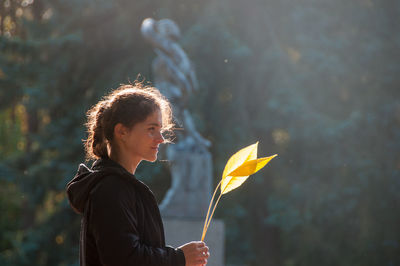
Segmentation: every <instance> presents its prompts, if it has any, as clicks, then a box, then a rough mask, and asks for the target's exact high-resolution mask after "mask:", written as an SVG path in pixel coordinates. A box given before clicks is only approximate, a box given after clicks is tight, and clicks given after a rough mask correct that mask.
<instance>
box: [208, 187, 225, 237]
mask: <svg viewBox="0 0 400 266" xmlns="http://www.w3.org/2000/svg"><path fill="white" fill-rule="evenodd" d="M221 196H222V193H221V194H219V197H218V199H217V202H216V203H215V205H214V208H213V211H212V213H211V216H210V219H209V220H208V223H207V227H206V232H207V230H208V226H209V225H210V222H211V218H212V216H213V214H214V211H215V208H216V207H217V204H218V202H219V199H220V198H221Z"/></svg>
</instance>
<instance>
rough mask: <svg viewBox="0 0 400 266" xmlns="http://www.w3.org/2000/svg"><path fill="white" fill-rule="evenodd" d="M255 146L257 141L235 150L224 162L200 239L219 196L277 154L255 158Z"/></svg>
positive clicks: (237, 184) (233, 187)
mask: <svg viewBox="0 0 400 266" xmlns="http://www.w3.org/2000/svg"><path fill="white" fill-rule="evenodd" d="M257 148H258V141H257V142H256V143H254V144H251V145H249V146H247V147H245V148H243V149H241V150H239V151H238V152H236V153H235V154H234V155H232V156H231V157H230V158H229V160H228V162H227V163H226V165H225V168H224V171H223V173H222V179H221V181H220V182H219V184H218V186H217V187H216V189H215V191H214V194H213V196H212V198H211V202H210V205H209V207H208V211H207V215H206V220H205V222H204V226H203V233H202V236H201V240H202V241H203V239H204V237H205V235H206V232H207V229H208V226H209V224H210V222H211V218H212V216H213V214H214V211H215V208H216V207H217V205H218V202H219V199H220V198H221V196H222V195H223V194H225V193H228V192H229V191H231V190H233V189H235V188H237V187H239V186H240V185H241V184H243V182H244V181H246V179H247V178H248V177H249V176H250V175H252V174H254V173H256V172H257V171H258V170H260V169H261V168H263V167H264V166H265V165H266V164H267V163H268V162H269V161H270V160H271V159H272V158H274V157H275V156H277V154H274V155H272V156H269V157H263V158H258V159H257ZM219 186H221V194H220V195H219V197H218V199H217V202H216V203H215V205H214V208H213V210H212V212H211V215H210V216H208V215H209V213H210V208H211V204H212V202H213V200H214V196H215V193H216V192H217V190H218V187H219Z"/></svg>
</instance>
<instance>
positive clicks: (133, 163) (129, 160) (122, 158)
mask: <svg viewBox="0 0 400 266" xmlns="http://www.w3.org/2000/svg"><path fill="white" fill-rule="evenodd" d="M108 157H109V158H110V159H111V160H113V161H115V162H117V163H119V164H120V165H121V166H122V167H124V168H125V169H126V171H128V172H129V173H131V174H132V175H134V174H135V171H136V168H137V166H138V165H139V163H140V162H141V161H142V160H141V159H140V158H137V157H132V156H131V155H128V154H127V153H126V152H124V151H121V150H119V151H117V149H115V148H114V149H113V148H111V149H110V151H109V154H108Z"/></svg>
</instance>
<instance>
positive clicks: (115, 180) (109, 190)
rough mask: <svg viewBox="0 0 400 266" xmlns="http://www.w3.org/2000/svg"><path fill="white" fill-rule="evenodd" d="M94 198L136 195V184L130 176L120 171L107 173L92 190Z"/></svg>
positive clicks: (109, 198)
mask: <svg viewBox="0 0 400 266" xmlns="http://www.w3.org/2000/svg"><path fill="white" fill-rule="evenodd" d="M90 194H91V196H90V197H91V198H92V200H96V199H98V198H102V199H104V200H107V199H108V200H111V199H120V198H122V197H124V198H126V197H129V198H132V197H134V195H135V185H134V183H133V182H132V180H129V179H128V177H126V176H123V175H121V174H119V173H105V174H104V177H103V178H102V180H100V181H99V183H98V184H97V185H96V187H94V189H93V190H92V191H91V193H90Z"/></svg>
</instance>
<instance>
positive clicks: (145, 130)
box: [125, 110, 164, 162]
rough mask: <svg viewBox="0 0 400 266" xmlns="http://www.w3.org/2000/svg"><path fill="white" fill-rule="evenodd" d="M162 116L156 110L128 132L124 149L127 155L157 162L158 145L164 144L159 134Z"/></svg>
mask: <svg viewBox="0 0 400 266" xmlns="http://www.w3.org/2000/svg"><path fill="white" fill-rule="evenodd" d="M161 127H162V114H161V111H160V110H156V111H155V112H153V113H152V114H150V115H149V116H148V117H147V119H146V120H145V121H143V122H139V123H136V124H135V125H134V126H133V127H132V128H131V130H130V131H129V133H128V135H127V138H126V142H125V144H126V148H127V149H128V152H129V154H131V155H132V156H134V157H136V158H139V159H140V160H146V161H150V162H154V161H155V160H157V153H158V149H159V145H160V144H161V143H163V142H164V138H163V136H162V134H161Z"/></svg>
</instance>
